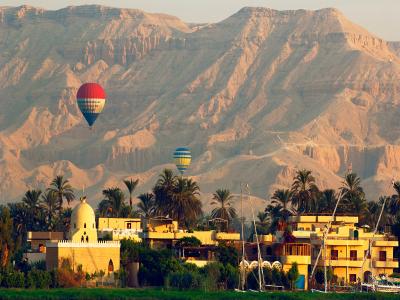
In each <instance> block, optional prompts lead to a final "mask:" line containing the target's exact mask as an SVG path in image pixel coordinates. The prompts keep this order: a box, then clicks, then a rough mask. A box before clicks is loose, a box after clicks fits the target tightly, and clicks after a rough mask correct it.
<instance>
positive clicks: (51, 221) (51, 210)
mask: <svg viewBox="0 0 400 300" xmlns="http://www.w3.org/2000/svg"><path fill="white" fill-rule="evenodd" d="M40 204H41V205H40V206H41V208H42V209H43V212H44V214H45V216H46V221H47V225H48V230H53V229H54V227H55V226H56V223H55V218H56V215H57V214H59V213H60V209H61V207H60V202H59V200H58V197H57V195H56V193H55V192H53V191H47V192H46V193H45V194H42V197H41V203H40Z"/></svg>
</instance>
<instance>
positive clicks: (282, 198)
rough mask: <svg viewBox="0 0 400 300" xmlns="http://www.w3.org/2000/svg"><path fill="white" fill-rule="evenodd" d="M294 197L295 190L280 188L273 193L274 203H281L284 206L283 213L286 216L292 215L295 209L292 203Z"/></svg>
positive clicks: (272, 202)
mask: <svg viewBox="0 0 400 300" xmlns="http://www.w3.org/2000/svg"><path fill="white" fill-rule="evenodd" d="M292 197H293V192H292V191H290V190H288V189H286V190H284V189H278V190H276V191H275V192H274V194H273V195H272V198H271V199H272V201H271V204H272V205H278V204H280V205H281V206H282V214H284V215H285V216H288V215H290V214H291V213H292V212H293V210H292V207H291V204H292Z"/></svg>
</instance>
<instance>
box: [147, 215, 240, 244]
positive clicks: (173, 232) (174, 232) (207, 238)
mask: <svg viewBox="0 0 400 300" xmlns="http://www.w3.org/2000/svg"><path fill="white" fill-rule="evenodd" d="M144 224H145V225H144V228H146V230H144V231H143V232H142V234H141V237H142V239H143V240H145V241H146V242H147V243H148V245H149V246H150V247H152V248H170V247H172V246H174V245H175V243H176V242H177V241H178V240H180V239H182V238H184V237H195V238H197V239H198V240H200V242H201V245H202V246H216V245H218V244H219V243H220V242H234V241H240V234H239V233H237V232H234V233H227V232H217V231H215V230H202V231H191V232H189V231H186V230H182V229H178V222H177V221H173V220H172V219H169V218H153V219H149V220H146V221H145V223H144Z"/></svg>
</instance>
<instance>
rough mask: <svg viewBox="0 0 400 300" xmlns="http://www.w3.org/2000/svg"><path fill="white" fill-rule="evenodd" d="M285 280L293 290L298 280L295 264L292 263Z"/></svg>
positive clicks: (297, 269)
mask: <svg viewBox="0 0 400 300" xmlns="http://www.w3.org/2000/svg"><path fill="white" fill-rule="evenodd" d="M287 278H288V280H289V282H290V286H291V288H292V289H294V285H295V282H296V280H297V279H298V278H299V268H298V266H297V263H296V262H294V263H292V266H291V267H290V269H289V271H288V272H287Z"/></svg>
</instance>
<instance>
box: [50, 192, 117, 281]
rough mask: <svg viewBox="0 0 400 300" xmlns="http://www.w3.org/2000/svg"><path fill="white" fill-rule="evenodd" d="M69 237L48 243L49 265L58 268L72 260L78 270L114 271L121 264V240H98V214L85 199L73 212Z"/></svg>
mask: <svg viewBox="0 0 400 300" xmlns="http://www.w3.org/2000/svg"><path fill="white" fill-rule="evenodd" d="M68 237H69V239H68V240H61V241H51V242H47V243H46V266H47V269H48V270H52V269H56V268H59V267H61V266H62V264H63V263H65V262H68V263H69V265H70V266H71V267H72V268H73V269H74V270H77V268H78V267H79V266H81V267H82V270H83V271H84V272H87V273H89V274H93V273H94V272H96V273H99V272H100V271H104V272H105V274H110V275H113V274H114V272H117V271H118V270H119V268H120V243H119V241H100V242H99V241H98V239H97V228H96V218H95V214H94V211H93V209H92V207H91V206H90V205H89V204H88V203H87V202H86V198H83V199H81V203H79V204H78V205H77V206H76V207H75V208H74V210H73V211H72V216H71V229H70V232H69V233H68Z"/></svg>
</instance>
